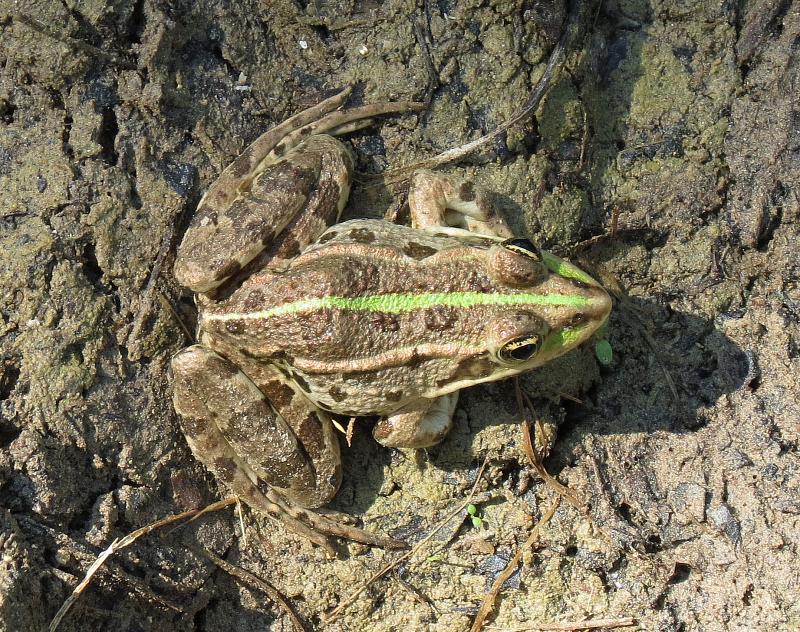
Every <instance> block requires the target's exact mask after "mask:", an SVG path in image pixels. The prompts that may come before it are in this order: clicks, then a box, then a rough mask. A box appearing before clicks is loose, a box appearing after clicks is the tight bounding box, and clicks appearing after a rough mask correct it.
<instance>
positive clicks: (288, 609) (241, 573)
mask: <svg viewBox="0 0 800 632" xmlns="http://www.w3.org/2000/svg"><path fill="white" fill-rule="evenodd" d="M192 550H194V551H196V552H197V553H200V554H202V555H203V556H205V557H206V558H208V559H209V560H210V561H211V562H213V563H214V564H216V565H217V566H219V567H220V568H221V569H222V570H223V571H225V572H226V573H228V574H229V575H232V576H233V577H236V578H238V579H239V580H241V581H242V582H244V583H249V584H251V585H253V586H255V587H256V588H258V589H259V590H260V591H261V592H263V593H264V594H266V595H267V596H268V597H269V598H270V599H272V601H274V602H275V603H276V604H277V605H278V606H279V607H280V609H281V610H283V611H284V612H285V613H286V616H288V617H289V619H290V620H291V622H292V624H293V625H294V627H295V629H297V630H299V632H308V628H307V627H306V626H305V625H304V624H303V622H302V621H301V620H300V617H298V616H297V613H296V612H295V611H294V610H293V609H292V606H291V605H290V604H289V602H288V601H287V600H286V598H285V597H284V596H283V594H282V593H281V591H280V590H278V589H277V588H275V586H273V585H272V584H270V583H269V582H266V581H265V580H263V579H261V578H260V577H256V576H255V575H253V573H251V572H249V571H246V570H244V569H243V568H242V567H240V566H235V565H234V564H231V563H230V562H226V561H225V560H223V559H222V558H221V557H217V556H216V555H214V554H213V553H212V552H211V551H209V550H207V549H204V548H194V547H193V548H192Z"/></svg>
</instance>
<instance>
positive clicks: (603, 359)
mask: <svg viewBox="0 0 800 632" xmlns="http://www.w3.org/2000/svg"><path fill="white" fill-rule="evenodd" d="M594 357H595V358H597V361H598V362H599V363H600V364H602V365H603V366H608V365H609V364H611V363H612V362H613V361H614V351H613V350H612V349H611V343H610V342H608V340H605V339H603V340H598V341H597V342H596V343H595V345H594Z"/></svg>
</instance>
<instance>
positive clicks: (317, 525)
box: [172, 345, 404, 553]
mask: <svg viewBox="0 0 800 632" xmlns="http://www.w3.org/2000/svg"><path fill="white" fill-rule="evenodd" d="M172 373H173V384H174V387H173V388H174V391H173V404H174V406H175V410H176V411H177V413H178V415H179V417H180V420H181V426H182V429H183V432H184V434H185V435H186V439H187V442H188V444H189V447H190V448H191V450H192V453H193V454H194V455H195V457H196V458H197V459H198V460H199V461H200V462H202V463H203V464H204V465H205V466H206V467H207V468H208V469H209V470H211V472H212V473H213V474H214V475H215V476H216V477H217V478H219V479H220V480H221V481H222V482H223V483H225V484H226V485H227V486H228V487H229V488H230V489H231V491H232V492H233V493H234V494H236V495H237V496H239V497H241V498H242V499H243V500H244V501H245V502H246V503H247V504H248V505H250V506H251V507H253V508H254V509H256V510H259V511H262V512H265V513H268V514H270V515H271V516H273V517H275V518H276V519H278V520H279V521H280V522H283V523H284V524H285V525H286V527H287V528H288V529H290V530H292V531H294V532H296V533H298V534H300V535H302V536H304V537H306V538H308V539H309V540H311V541H312V542H314V543H316V544H318V545H320V546H322V547H324V548H325V549H326V550H327V551H329V552H331V553H332V552H333V549H332V547H331V545H330V543H329V542H328V540H327V538H326V537H325V535H324V534H330V535H334V536H339V537H343V538H346V539H349V540H353V541H356V542H363V543H365V544H371V545H374V546H383V547H390V548H398V547H401V546H404V545H403V544H402V543H400V542H398V541H396V540H393V539H391V538H385V537H382V536H378V535H375V534H372V533H369V532H367V531H363V530H361V529H358V528H356V527H352V526H350V525H343V524H339V523H337V522H335V521H334V520H332V519H330V518H328V517H326V516H324V515H321V514H318V513H315V512H312V511H309V510H308V509H307V507H317V506H320V505H322V504H324V503H326V502H327V501H328V500H330V498H332V497H333V495H334V494H335V493H336V491H337V490H338V487H339V483H340V482H341V467H340V461H339V443H338V440H337V438H336V436H335V435H334V432H333V429H332V427H331V423H330V418H329V417H328V416H327V415H326V414H325V413H323V412H322V411H318V410H311V409H310V408H308V407H305V408H304V409H303V408H302V407H299V406H298V405H297V403H296V402H295V403H293V402H291V401H289V400H290V399H292V398H291V397H289V396H288V394H284V396H283V398H278V401H277V402H276V403H275V404H272V403H270V402H269V401H267V399H266V398H265V396H264V394H263V393H262V392H261V390H260V389H259V388H258V387H257V386H256V385H255V384H254V383H253V382H252V381H251V380H250V378H248V377H247V376H246V375H245V374H244V373H243V372H242V371H241V370H240V369H239V368H238V367H237V366H236V365H234V364H233V363H232V362H230V361H229V360H227V359H226V358H224V357H222V356H221V355H219V354H217V353H215V352H214V351H211V350H210V349H207V348H205V347H203V346H202V345H194V346H192V347H188V348H187V349H184V350H182V351H180V352H179V353H177V354H176V355H175V356H174V357H173V359H172ZM286 388H287V389H288V387H286ZM273 395H274V393H273ZM293 416H294V417H300V418H299V419H293V418H292V417H293ZM285 417H289V419H288V420H287V419H285ZM298 436H300V438H301V439H302V441H303V443H302V445H301V444H300V443H299V442H298V439H297V437H298ZM262 483H265V484H266V485H264V484H262Z"/></svg>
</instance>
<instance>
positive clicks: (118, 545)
mask: <svg viewBox="0 0 800 632" xmlns="http://www.w3.org/2000/svg"><path fill="white" fill-rule="evenodd" d="M235 502H236V498H234V497H232V498H226V499H225V500H220V501H219V502H216V503H213V504H211V505H209V506H208V507H205V508H203V509H192V510H191V511H184V512H182V513H179V514H175V515H173V516H167V517H166V518H162V519H161V520H157V521H156V522H153V523H152V524H149V525H145V526H144V527H140V528H139V529H136V531H133V532H131V533H129V534H128V535H126V536H125V537H122V538H117V539H116V540H114V541H113V542H112V543H111V544H109V545H108V548H107V549H106V550H105V551H103V552H102V553H101V554H100V555H99V556H98V558H97V559H96V560H95V561H94V562H93V563H92V565H91V566H90V567H89V568H88V569H87V571H86V575H85V576H84V578H83V581H81V583H80V584H78V585H77V586H75V589H74V590H73V591H72V594H71V595H70V596H69V597H67V599H66V601H65V602H64V603H63V604H62V605H61V607H60V608H59V609H58V612H56V615H55V616H54V617H53V620H52V621H51V622H50V627H49V628H48V632H55V630H56V629H57V628H58V625H59V624H60V623H61V620H62V619H63V618H64V616H65V615H66V614H67V612H69V609H70V608H71V607H72V605H73V604H74V603H75V602H76V601H77V600H78V597H80V595H81V593H83V591H84V590H86V587H87V586H88V585H89V584H90V583H91V581H92V577H94V574H95V573H96V572H97V571H98V569H99V568H100V567H101V566H102V565H103V564H104V563H105V561H106V560H107V559H108V558H109V557H111V556H112V555H113V554H114V553H116V552H117V551H121V550H122V549H124V548H126V547H128V546H130V545H131V544H133V543H134V542H135V541H136V540H138V539H139V538H140V537H142V536H143V535H147V534H148V533H150V532H151V531H154V530H155V529H158V528H159V527H163V526H165V525H168V524H172V523H173V522H179V521H181V520H184V519H185V518H191V517H194V516H196V515H198V514H201V513H208V512H210V511H218V510H220V509H223V508H224V507H227V506H228V505H232V504H233V503H235Z"/></svg>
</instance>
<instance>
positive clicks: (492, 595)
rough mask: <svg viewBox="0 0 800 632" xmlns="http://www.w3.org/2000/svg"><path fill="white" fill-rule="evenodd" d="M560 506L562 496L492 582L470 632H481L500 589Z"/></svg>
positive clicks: (557, 498) (556, 500)
mask: <svg viewBox="0 0 800 632" xmlns="http://www.w3.org/2000/svg"><path fill="white" fill-rule="evenodd" d="M560 504H561V496H556V499H555V501H554V502H553V504H552V505H551V506H550V509H548V510H547V511H546V512H545V513H544V515H543V516H542V517H541V519H540V520H539V522H537V523H536V526H535V527H533V529H532V530H531V533H530V535H529V536H528V539H527V540H525V544H523V545H522V546H521V547H519V548H518V549H517V552H516V553H514V556H513V557H512V558H511V559H510V560H509V561H508V564H506V567H505V568H504V569H503V571H502V572H501V573H500V574H499V575H498V576H497V577H495V579H494V582H492V587H491V589H490V590H489V592H488V593H487V594H486V596H485V597H484V598H483V603H481V607H480V609H479V610H478V614H477V615H475V620H474V621H473V622H472V627H471V628H470V632H480V629H481V628H482V627H483V622H484V621H485V620H486V617H488V616H489V614H491V612H492V610H493V609H494V602H495V600H496V599H497V595H498V593H499V592H500V589H501V588H502V587H503V584H504V583H505V581H506V580H507V579H508V578H509V577H511V575H512V574H513V573H514V571H515V570H517V565H518V564H519V561H520V560H521V559H522V554H523V553H524V552H525V551H526V550H528V549H529V548H530V547H531V546H532V545H533V543H534V542H535V541H536V540H538V539H539V533H540V532H541V529H542V527H544V525H546V524H547V523H548V522H549V521H550V518H552V517H553V514H555V513H556V509H558V506H559V505H560Z"/></svg>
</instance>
